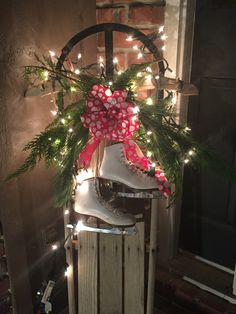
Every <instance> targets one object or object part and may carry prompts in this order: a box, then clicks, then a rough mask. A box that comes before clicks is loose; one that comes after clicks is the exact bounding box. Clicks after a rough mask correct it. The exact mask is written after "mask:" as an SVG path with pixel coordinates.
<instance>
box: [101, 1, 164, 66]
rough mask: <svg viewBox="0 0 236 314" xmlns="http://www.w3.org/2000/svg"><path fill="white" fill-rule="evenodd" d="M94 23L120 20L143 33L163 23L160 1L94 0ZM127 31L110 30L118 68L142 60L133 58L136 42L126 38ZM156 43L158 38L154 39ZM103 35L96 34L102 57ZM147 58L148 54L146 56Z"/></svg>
mask: <svg viewBox="0 0 236 314" xmlns="http://www.w3.org/2000/svg"><path fill="white" fill-rule="evenodd" d="M96 4H97V23H98V24H100V23H122V24H126V25H129V26H132V27H134V28H137V29H139V30H140V31H142V32H144V33H145V34H150V33H152V32H154V31H157V30H158V29H159V27H160V26H161V25H163V23H164V9H165V7H164V1H158V0H156V1H147V0H146V1H145V0H143V1H129V0H97V1H96ZM126 38H127V35H126V34H123V33H115V34H114V57H117V59H118V61H119V64H118V65H119V69H121V70H122V69H126V68H127V66H128V65H129V64H132V63H137V62H140V61H141V62H142V61H144V59H143V58H141V59H139V60H138V59H137V55H138V52H137V50H134V49H133V46H135V45H136V44H137V43H136V42H135V41H131V42H130V41H127V40H126ZM156 44H157V46H158V47H160V46H161V45H163V43H162V42H157V43H156ZM103 52H104V38H103V35H102V34H100V35H99V37H98V55H99V56H102V57H103ZM146 58H147V59H149V58H150V57H148V56H146Z"/></svg>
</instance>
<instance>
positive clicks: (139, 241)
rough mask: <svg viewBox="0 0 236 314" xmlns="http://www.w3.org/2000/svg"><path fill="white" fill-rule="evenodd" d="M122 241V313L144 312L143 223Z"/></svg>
mask: <svg viewBox="0 0 236 314" xmlns="http://www.w3.org/2000/svg"><path fill="white" fill-rule="evenodd" d="M136 226H137V230H138V232H137V234H136V235H134V236H130V237H125V242H124V314H144V223H143V222H140V223H137V224H136Z"/></svg>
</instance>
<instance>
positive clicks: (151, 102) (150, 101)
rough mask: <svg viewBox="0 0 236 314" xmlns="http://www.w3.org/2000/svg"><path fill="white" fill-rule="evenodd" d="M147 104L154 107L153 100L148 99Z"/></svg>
mask: <svg viewBox="0 0 236 314" xmlns="http://www.w3.org/2000/svg"><path fill="white" fill-rule="evenodd" d="M146 104H147V105H149V106H151V105H153V100H152V98H150V97H148V98H147V100H146Z"/></svg>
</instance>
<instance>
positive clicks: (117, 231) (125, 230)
mask: <svg viewBox="0 0 236 314" xmlns="http://www.w3.org/2000/svg"><path fill="white" fill-rule="evenodd" d="M75 231H76V232H82V231H86V232H95V233H103V234H114V235H134V234H136V233H137V229H136V227H135V226H131V227H113V228H110V229H109V228H96V227H90V226H88V225H86V224H84V223H83V222H82V221H79V222H78V223H77V225H76V226H75Z"/></svg>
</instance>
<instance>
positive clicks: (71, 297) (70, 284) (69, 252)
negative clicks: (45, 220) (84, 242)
mask: <svg viewBox="0 0 236 314" xmlns="http://www.w3.org/2000/svg"><path fill="white" fill-rule="evenodd" d="M65 210H69V208H66V207H65V208H64V211H65ZM68 223H69V215H64V230H65V239H66V242H65V250H66V263H67V265H70V266H69V271H68V275H67V288H68V307H69V313H70V314H76V310H75V289H74V268H73V266H72V265H73V246H72V241H71V238H70V233H71V231H70V229H69V228H67V226H66V225H67V224H68Z"/></svg>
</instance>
